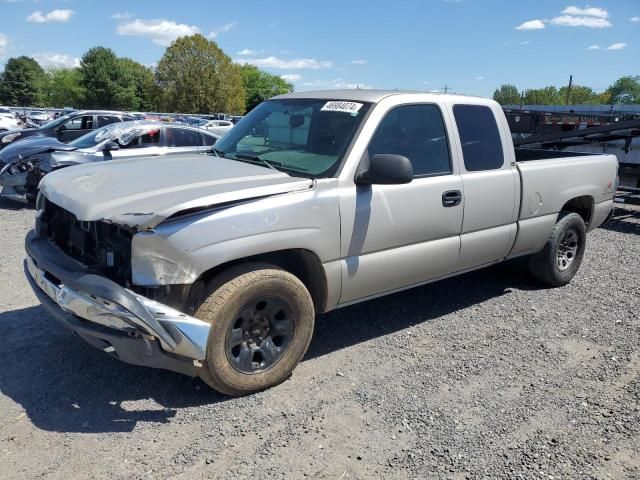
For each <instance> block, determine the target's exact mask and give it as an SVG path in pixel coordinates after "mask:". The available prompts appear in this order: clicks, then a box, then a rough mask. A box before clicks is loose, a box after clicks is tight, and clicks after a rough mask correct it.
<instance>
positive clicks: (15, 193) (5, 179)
mask: <svg viewBox="0 0 640 480" xmlns="http://www.w3.org/2000/svg"><path fill="white" fill-rule="evenodd" d="M40 166H41V160H39V159H25V160H19V161H17V162H13V163H9V164H7V165H5V166H4V167H3V168H2V170H0V187H1V190H0V197H3V198H9V199H11V200H15V201H19V202H24V203H27V202H32V201H34V200H35V199H36V196H37V193H38V184H39V183H40V180H42V177H44V176H45V175H46V173H47V172H44V171H42V170H41V168H40Z"/></svg>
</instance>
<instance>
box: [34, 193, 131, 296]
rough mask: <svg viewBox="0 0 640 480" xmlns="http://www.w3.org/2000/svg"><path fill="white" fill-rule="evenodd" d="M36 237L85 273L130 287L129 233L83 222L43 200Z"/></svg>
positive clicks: (106, 224) (110, 226)
mask: <svg viewBox="0 0 640 480" xmlns="http://www.w3.org/2000/svg"><path fill="white" fill-rule="evenodd" d="M43 207H44V208H43V213H42V215H41V216H40V225H39V229H38V231H39V235H40V237H45V238H47V239H48V240H49V241H51V242H53V243H54V244H55V245H57V246H58V247H59V248H60V249H61V250H62V251H63V252H64V253H66V254H67V255H69V256H70V257H71V258H73V259H75V260H77V261H79V262H80V263H82V264H83V265H84V266H86V267H87V268H88V269H89V270H91V271H93V272H95V273H97V274H99V275H103V276H105V277H107V278H110V279H111V280H113V281H115V282H117V283H119V284H120V285H123V286H130V284H131V239H132V236H133V232H132V231H131V230H129V229H126V228H124V227H121V226H118V225H113V224H110V223H107V222H100V221H95V222H85V221H80V220H78V219H77V218H76V217H75V215H73V214H72V213H71V212H68V211H67V210H65V209H63V208H61V207H59V206H58V205H56V204H55V203H53V202H50V201H49V200H47V199H46V198H45V199H44V205H43Z"/></svg>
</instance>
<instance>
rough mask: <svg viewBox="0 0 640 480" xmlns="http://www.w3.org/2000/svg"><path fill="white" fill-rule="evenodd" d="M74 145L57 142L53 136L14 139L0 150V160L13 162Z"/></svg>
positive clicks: (67, 149)
mask: <svg viewBox="0 0 640 480" xmlns="http://www.w3.org/2000/svg"><path fill="white" fill-rule="evenodd" d="M75 149H76V147H74V146H71V145H67V144H66V143H62V142H59V141H58V140H57V139H55V138H53V137H40V136H37V137H28V138H25V139H24V140H20V141H15V142H12V143H10V144H9V145H7V146H6V147H4V148H3V149H2V150H0V162H2V163H14V162H17V161H18V160H22V159H25V158H28V157H30V156H32V155H36V154H38V153H43V152H48V151H54V150H64V151H71V150H75Z"/></svg>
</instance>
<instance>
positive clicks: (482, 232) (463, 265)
mask: <svg viewBox="0 0 640 480" xmlns="http://www.w3.org/2000/svg"><path fill="white" fill-rule="evenodd" d="M494 108H499V107H491V106H488V105H475V104H456V105H453V117H454V120H455V124H456V126H457V129H458V134H459V135H458V136H459V140H460V142H459V145H458V148H459V153H460V154H461V157H462V158H463V162H462V165H461V168H462V170H461V176H462V184H463V188H464V220H463V223H462V235H461V237H460V239H461V245H460V256H459V258H458V265H457V270H465V269H468V268H473V267H477V266H480V265H485V264H488V263H491V262H495V261H497V260H500V259H502V258H504V257H505V256H506V255H507V254H508V252H509V250H510V248H511V246H512V244H513V240H514V238H515V234H516V223H515V222H516V220H517V205H516V204H517V199H518V196H519V191H518V189H519V188H520V187H519V184H518V178H519V177H518V172H517V170H516V167H515V163H514V162H512V158H511V157H512V154H511V153H510V152H509V149H510V148H511V146H510V144H509V142H508V141H507V139H506V138H504V132H505V129H504V128H499V123H498V120H497V118H499V117H496V114H497V113H498V112H496V111H494Z"/></svg>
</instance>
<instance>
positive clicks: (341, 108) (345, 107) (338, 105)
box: [320, 101, 362, 115]
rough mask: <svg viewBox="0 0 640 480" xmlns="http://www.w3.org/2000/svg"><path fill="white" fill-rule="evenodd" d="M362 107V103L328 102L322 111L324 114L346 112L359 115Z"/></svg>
mask: <svg viewBox="0 0 640 480" xmlns="http://www.w3.org/2000/svg"><path fill="white" fill-rule="evenodd" d="M361 107H362V104H361V103H356V102H335V101H334V102H327V103H325V104H324V106H323V107H322V108H321V109H320V110H321V111H323V112H344V113H350V114H351V115H357V114H358V111H359V110H360V108H361Z"/></svg>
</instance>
